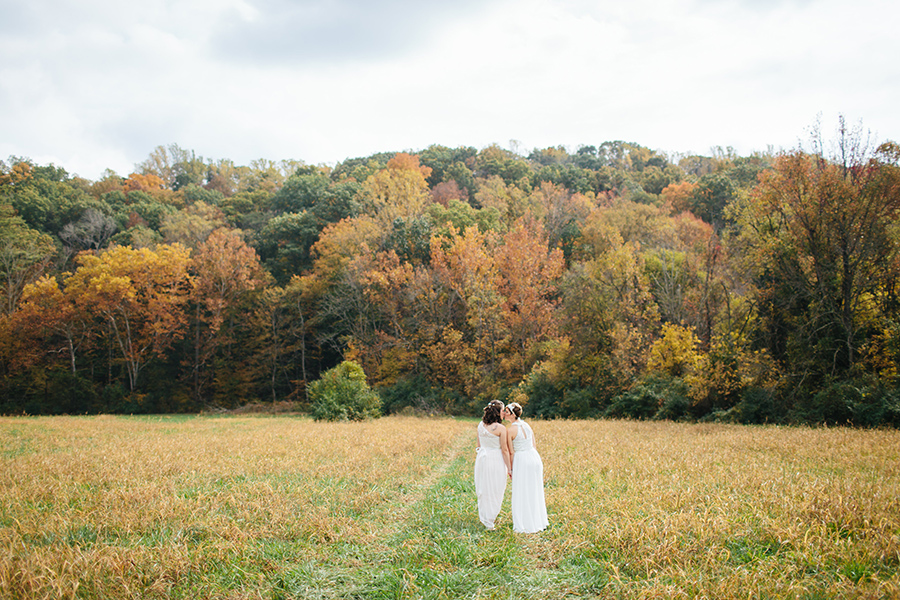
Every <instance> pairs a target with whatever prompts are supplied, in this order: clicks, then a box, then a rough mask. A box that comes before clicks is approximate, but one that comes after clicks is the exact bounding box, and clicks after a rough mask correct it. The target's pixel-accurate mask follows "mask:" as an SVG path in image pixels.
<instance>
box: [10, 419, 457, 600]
mask: <svg viewBox="0 0 900 600" xmlns="http://www.w3.org/2000/svg"><path fill="white" fill-rule="evenodd" d="M454 425H455V423H454V422H453V421H448V422H447V423H445V425H444V430H445V431H447V435H444V436H441V435H431V436H425V435H422V434H421V432H422V430H423V428H424V427H425V423H424V422H423V421H421V420H419V419H413V418H391V419H382V420H379V421H371V422H368V423H353V424H350V423H343V424H340V423H337V424H336V423H315V422H313V421H311V420H309V419H304V418H297V417H280V418H265V417H244V418H188V419H181V418H158V419H154V418H121V417H109V416H105V417H55V418H36V419H0V527H2V528H0V593H2V595H3V596H4V597H23V598H24V597H28V598H41V597H45V598H68V597H98V598H99V597H146V596H148V595H149V596H153V595H156V596H159V597H164V596H167V595H168V594H169V593H170V592H171V591H172V590H173V589H174V588H176V587H178V586H183V585H184V584H185V580H186V578H187V580H188V582H190V580H191V579H192V578H194V579H197V578H201V579H202V577H203V576H204V573H208V572H211V571H214V572H216V575H215V576H216V577H218V578H220V579H221V577H222V574H221V572H220V571H221V568H222V567H221V564H220V563H222V561H234V560H235V557H240V556H242V555H244V554H246V553H247V552H249V551H253V549H254V548H255V547H256V546H257V545H258V542H259V541H260V540H265V541H275V542H277V541H284V542H286V543H289V544H290V547H291V551H292V552H293V553H294V554H295V556H294V559H295V560H298V561H300V560H304V559H307V558H312V559H321V558H323V556H321V555H322V554H323V553H327V552H328V548H329V547H330V545H332V544H335V543H340V542H342V541H343V542H347V541H352V542H353V543H354V544H372V545H378V544H380V543H382V540H381V537H380V536H379V532H380V531H381V529H382V528H383V527H384V525H385V524H384V521H390V520H391V518H392V517H391V514H390V513H389V512H386V513H385V512H383V511H382V512H379V509H380V508H382V507H383V506H384V504H385V502H386V501H391V502H396V501H397V499H398V498H402V497H404V496H405V495H409V494H411V493H414V492H413V488H414V487H415V484H416V482H417V481H418V480H420V479H422V478H424V477H426V476H427V474H428V473H429V472H430V471H431V469H432V466H433V463H434V462H435V461H437V460H438V459H439V458H440V457H441V456H442V452H444V451H446V447H447V445H448V444H450V443H451V442H453V441H454V439H455V437H454V435H453V427H454ZM324 558H327V557H324ZM257 566H258V565H257ZM235 578H236V580H240V579H242V577H241V574H240V573H235ZM190 586H193V587H195V588H199V589H207V590H213V589H215V584H214V582H209V585H208V586H207V585H205V584H204V582H203V581H202V580H201V581H196V582H194V583H190V585H189V586H188V587H190ZM238 595H240V594H238Z"/></svg>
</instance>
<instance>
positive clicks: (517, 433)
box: [504, 402, 549, 533]
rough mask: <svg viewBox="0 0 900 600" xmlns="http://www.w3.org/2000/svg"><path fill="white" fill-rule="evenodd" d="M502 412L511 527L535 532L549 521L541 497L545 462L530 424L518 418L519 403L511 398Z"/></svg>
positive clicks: (540, 529)
mask: <svg viewBox="0 0 900 600" xmlns="http://www.w3.org/2000/svg"><path fill="white" fill-rule="evenodd" d="M504 416H505V417H507V418H508V419H509V421H510V425H509V435H508V439H509V442H508V443H509V445H510V455H511V457H512V501H511V503H510V505H511V506H510V508H511V510H512V520H513V531H515V532H516V533H536V532H538V531H542V530H543V529H546V528H547V525H549V521H548V520H547V505H546V503H545V501H544V463H543V461H542V460H541V455H540V454H538V451H537V448H536V447H535V443H534V432H533V431H532V430H531V426H530V425H528V423H526V422H525V421H522V420H521V419H520V417H521V416H522V406H521V405H519V404H518V403H516V402H513V403H512V404H510V405H509V406H507V407H506V409H505V410H504Z"/></svg>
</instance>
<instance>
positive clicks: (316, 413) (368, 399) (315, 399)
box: [309, 361, 381, 421]
mask: <svg viewBox="0 0 900 600" xmlns="http://www.w3.org/2000/svg"><path fill="white" fill-rule="evenodd" d="M309 399H310V402H311V407H312V416H313V418H314V419H315V420H316V421H362V420H364V419H369V418H374V417H378V416H380V415H381V398H380V397H379V396H378V394H377V393H375V392H374V391H372V389H371V388H369V384H368V383H366V373H365V371H363V369H362V367H361V366H359V364H357V363H355V362H353V361H344V362H342V363H341V364H339V365H338V366H336V367H334V368H333V369H329V370H328V371H325V372H324V373H323V374H322V378H321V379H319V380H317V381H314V382H312V383H311V384H309Z"/></svg>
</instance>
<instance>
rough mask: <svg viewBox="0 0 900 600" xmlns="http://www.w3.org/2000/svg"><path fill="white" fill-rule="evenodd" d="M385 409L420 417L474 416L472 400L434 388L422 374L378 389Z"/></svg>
mask: <svg viewBox="0 0 900 600" xmlns="http://www.w3.org/2000/svg"><path fill="white" fill-rule="evenodd" d="M378 395H379V396H380V397H381V399H382V402H383V403H384V405H383V410H384V412H385V413H387V414H391V413H398V412H404V413H407V412H411V413H414V414H415V413H419V414H448V415H454V414H460V415H461V414H467V413H471V407H470V406H469V405H470V404H471V402H470V400H469V398H467V397H466V396H465V395H463V394H460V393H459V392H457V391H455V390H450V389H447V388H444V387H440V386H434V385H432V384H431V383H430V382H429V381H428V380H427V379H426V378H425V377H422V376H421V375H418V376H413V377H403V378H400V379H398V380H397V382H396V383H394V384H393V385H389V386H384V387H380V388H378Z"/></svg>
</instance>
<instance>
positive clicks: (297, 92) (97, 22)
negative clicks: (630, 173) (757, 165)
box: [0, 0, 900, 178]
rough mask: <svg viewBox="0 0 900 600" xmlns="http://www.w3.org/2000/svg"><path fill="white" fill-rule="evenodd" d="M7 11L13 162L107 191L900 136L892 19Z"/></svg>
mask: <svg viewBox="0 0 900 600" xmlns="http://www.w3.org/2000/svg"><path fill="white" fill-rule="evenodd" d="M7 4H8V3H7ZM10 8H11V10H10V11H9V12H8V13H5V14H6V15H8V18H6V20H5V22H6V25H0V132H2V133H0V156H6V155H9V154H16V155H24V156H29V157H31V158H32V159H34V160H36V161H37V162H40V163H46V162H54V163H56V164H58V165H61V166H64V167H66V168H67V169H68V170H69V171H70V172H76V173H79V174H81V175H83V176H87V177H91V178H95V177H98V176H99V175H100V173H101V172H102V171H103V169H104V168H107V167H110V168H113V169H115V170H116V171H118V172H120V173H127V172H129V171H130V170H131V169H132V168H133V166H134V164H136V163H138V162H140V161H141V160H143V159H144V158H145V157H146V156H147V155H148V154H149V152H150V151H151V150H152V149H153V148H154V147H155V146H157V145H160V144H170V143H177V144H179V145H180V146H181V147H183V148H188V149H193V150H195V151H196V152H197V154H200V155H203V156H205V157H207V158H230V159H233V160H234V161H235V162H237V163H239V164H246V163H247V162H249V161H250V160H252V159H254V158H261V157H264V158H271V159H281V158H295V159H301V160H305V161H307V162H309V163H319V162H336V161H340V160H343V159H345V158H349V157H355V156H364V155H367V154H370V153H373V152H377V151H387V150H404V149H412V150H415V149H421V148H424V147H426V146H428V145H430V144H432V143H439V144H444V145H448V146H458V145H472V146H475V147H478V148H480V147H484V146H486V145H488V144H491V143H499V144H500V145H504V146H505V145H507V143H508V142H509V141H510V140H513V139H515V140H519V141H520V142H521V144H522V146H523V147H524V149H526V150H528V149H531V148H534V147H546V146H549V145H554V146H555V145H565V146H568V147H570V148H571V149H573V150H574V149H575V148H576V147H577V146H578V145H579V144H599V143H601V142H603V141H606V140H613V139H624V140H629V141H633V142H637V143H640V144H643V145H646V146H650V147H652V148H659V149H662V150H666V151H671V152H679V151H682V152H683V151H693V152H700V153H705V152H708V151H709V149H710V147H712V146H715V145H722V146H728V145H730V146H733V147H735V148H736V149H737V150H738V151H739V152H742V153H748V152H750V151H753V150H760V149H765V148H766V147H767V146H768V145H774V146H775V147H790V146H793V145H795V144H796V143H797V141H798V140H800V139H802V138H804V136H805V131H806V129H807V128H808V127H809V126H810V125H812V124H813V122H814V121H815V119H816V115H817V114H819V113H821V114H822V120H823V125H824V126H825V127H828V125H829V123H833V122H835V121H836V119H837V115H838V114H844V115H845V116H846V117H847V119H848V120H849V121H851V122H855V121H856V120H860V119H861V120H862V121H863V124H864V125H865V126H866V127H867V128H870V129H873V130H874V131H875V133H876V134H877V135H878V136H879V137H880V138H893V139H900V116H898V114H897V112H896V109H895V106H896V102H897V99H898V86H900V72H898V71H900V68H898V66H897V63H896V61H895V60H894V59H893V56H894V54H895V52H894V47H893V46H894V44H893V39H894V33H893V31H892V26H893V24H894V23H896V22H897V16H898V14H900V7H897V6H895V5H894V4H893V3H889V2H887V1H885V0H861V1H860V2H857V3H856V4H853V5H847V4H846V3H838V2H836V1H835V0H809V1H805V2H804V1H791V0H782V1H778V0H770V1H768V2H762V3H760V2H751V1H750V0H746V1H738V0H733V1H731V2H727V1H718V0H717V1H716V2H712V1H710V0H681V1H678V2H670V1H665V2H664V1H662V0H635V1H633V2H628V3H623V2H608V1H604V2H590V1H587V0H583V1H582V0H568V1H564V0H555V1H554V0H519V1H513V0H492V1H490V2H474V1H471V2H462V3H454V4H450V3H446V4H440V5H432V4H430V3H421V2H410V1H409V0H383V1H382V2H363V1H362V0H340V1H336V0H335V1H331V2H326V1H325V0H306V1H304V2H286V1H285V0H231V1H230V2H213V1H212V0H181V1H180V2H177V3H171V2H164V1H162V0H149V1H148V2H146V3H141V4H136V3H113V2H110V1H109V0H86V2H84V3H81V4H79V5H78V6H77V7H75V6H74V5H70V4H69V3H63V2H59V1H58V0H36V1H35V2H31V3H20V4H16V5H15V6H11V7H10ZM13 9H14V10H13Z"/></svg>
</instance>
